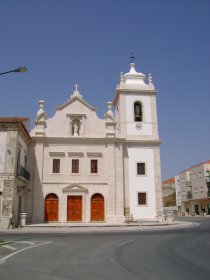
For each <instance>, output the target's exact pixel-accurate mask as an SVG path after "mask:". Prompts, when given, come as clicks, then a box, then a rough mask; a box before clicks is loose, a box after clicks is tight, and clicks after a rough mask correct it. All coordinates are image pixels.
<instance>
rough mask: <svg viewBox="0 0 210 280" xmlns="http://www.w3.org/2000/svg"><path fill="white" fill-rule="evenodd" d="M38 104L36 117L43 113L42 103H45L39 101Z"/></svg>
mask: <svg viewBox="0 0 210 280" xmlns="http://www.w3.org/2000/svg"><path fill="white" fill-rule="evenodd" d="M38 103H39V111H38V112H37V116H39V115H41V114H43V113H45V111H44V103H45V101H44V100H42V99H41V100H40V101H38Z"/></svg>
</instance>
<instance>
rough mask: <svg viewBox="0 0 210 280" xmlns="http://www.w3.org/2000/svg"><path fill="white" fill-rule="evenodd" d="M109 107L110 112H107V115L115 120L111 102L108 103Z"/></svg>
mask: <svg viewBox="0 0 210 280" xmlns="http://www.w3.org/2000/svg"><path fill="white" fill-rule="evenodd" d="M107 107H108V111H107V113H106V115H107V116H111V117H112V118H113V117H114V114H113V112H112V102H111V101H108V102H107Z"/></svg>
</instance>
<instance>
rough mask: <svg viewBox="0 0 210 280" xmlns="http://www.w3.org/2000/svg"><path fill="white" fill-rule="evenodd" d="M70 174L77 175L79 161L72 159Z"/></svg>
mask: <svg viewBox="0 0 210 280" xmlns="http://www.w3.org/2000/svg"><path fill="white" fill-rule="evenodd" d="M71 172H72V173H79V159H72V168H71Z"/></svg>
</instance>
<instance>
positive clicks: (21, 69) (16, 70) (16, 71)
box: [0, 67, 28, 75]
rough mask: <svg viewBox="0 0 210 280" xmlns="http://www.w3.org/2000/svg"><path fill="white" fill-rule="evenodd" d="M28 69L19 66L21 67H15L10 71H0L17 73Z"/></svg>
mask: <svg viewBox="0 0 210 280" xmlns="http://www.w3.org/2000/svg"><path fill="white" fill-rule="evenodd" d="M27 70H28V69H27V68H26V67H19V68H16V69H14V70H10V71H7V72H3V73H0V75H4V74H8V73H12V72H15V73H22V72H26V71H27Z"/></svg>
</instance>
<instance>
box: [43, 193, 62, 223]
mask: <svg viewBox="0 0 210 280" xmlns="http://www.w3.org/2000/svg"><path fill="white" fill-rule="evenodd" d="M50 195H52V196H54V199H47V198H48V197H49V196H50ZM46 201H56V202H57V219H56V220H47V218H46ZM58 220H59V197H58V195H57V194H55V193H48V194H47V195H46V196H45V199H44V221H45V222H58Z"/></svg>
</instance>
